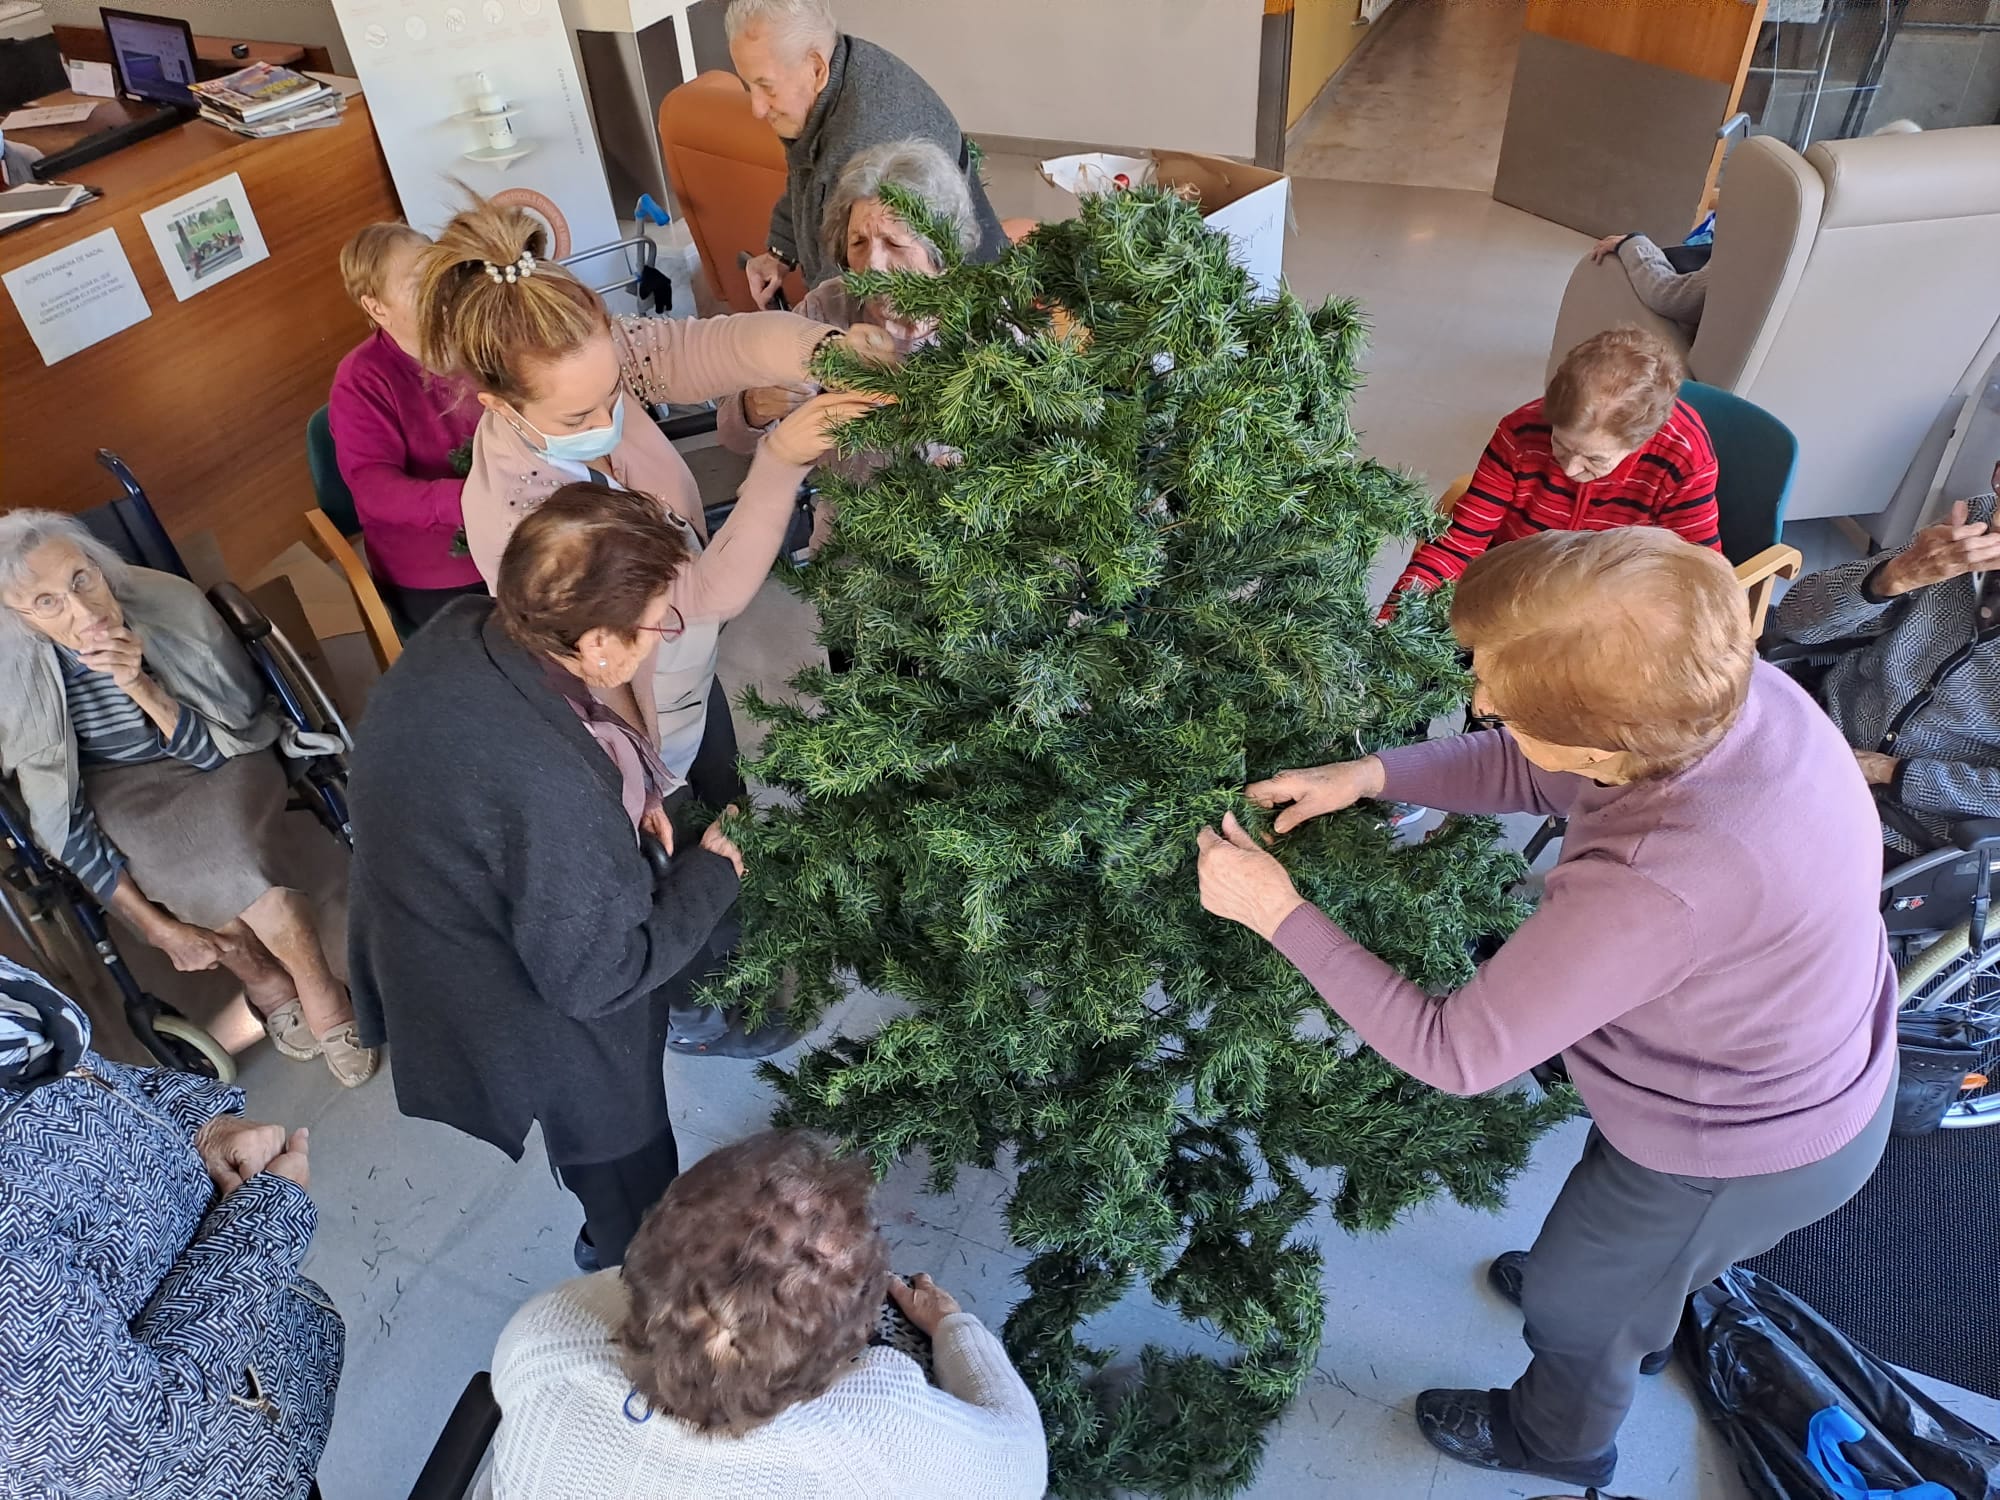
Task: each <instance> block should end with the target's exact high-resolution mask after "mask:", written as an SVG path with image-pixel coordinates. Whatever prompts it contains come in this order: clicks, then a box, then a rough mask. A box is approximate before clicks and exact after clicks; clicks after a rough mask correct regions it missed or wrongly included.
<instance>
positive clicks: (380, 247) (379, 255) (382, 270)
mask: <svg viewBox="0 0 2000 1500" xmlns="http://www.w3.org/2000/svg"><path fill="white" fill-rule="evenodd" d="M428 244H430V241H429V240H428V239H426V238H424V235H423V233H422V231H420V230H416V229H412V228H410V226H409V225H407V224H402V223H384V224H364V225H362V226H361V228H359V229H357V230H356V231H355V232H354V238H353V239H351V240H349V241H348V242H347V243H346V244H344V245H342V246H341V247H340V283H341V285H342V286H344V287H346V288H347V300H348V301H350V302H352V303H353V304H354V305H355V306H356V307H359V306H360V305H361V299H362V298H363V297H373V298H375V300H376V301H378V302H379V301H381V300H382V293H383V292H384V291H385V290H387V286H388V282H387V278H388V274H389V262H390V261H391V260H393V259H394V258H395V255H396V252H397V251H398V250H406V249H417V250H421V249H423V248H424V247H425V246H427V245H428Z"/></svg>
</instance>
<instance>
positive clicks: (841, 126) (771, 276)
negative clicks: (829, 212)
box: [723, 0, 1007, 307]
mask: <svg viewBox="0 0 2000 1500" xmlns="http://www.w3.org/2000/svg"><path fill="white" fill-rule="evenodd" d="M723 25H724V28H725V29H726V30H727V32H728V34H729V57H730V61H731V62H732V63H733V64H734V65H735V68H736V72H737V76H738V77H740V78H741V79H742V80H743V82H744V83H745V84H746V85H748V87H749V89H750V109H751V112H752V113H754V114H755V115H756V116H757V118H758V119H760V120H768V121H769V122H770V125H771V128H772V129H773V130H775V131H777V133H778V135H779V138H780V139H782V140H783V141H784V143H785V161H786V164H787V168H788V173H787V177H786V181H785V193H784V196H783V197H781V198H780V199H779V200H778V205H777V207H776V208H774V209H773V210H772V211H771V243H770V248H769V249H767V250H766V251H765V252H764V253H763V254H762V255H758V256H755V257H753V258H752V259H751V261H750V263H749V265H748V266H747V267H746V268H745V269H746V271H747V273H748V275H749V279H750V292H751V295H752V296H754V297H755V298H756V299H757V302H758V305H759V306H762V307H769V306H771V305H772V303H773V299H774V298H775V297H776V296H777V294H778V289H779V287H781V286H782V285H783V283H784V279H785V274H786V272H787V271H789V270H791V269H792V268H794V267H796V268H797V269H798V271H799V272H800V273H801V275H803V276H804V278H805V284H806V288H807V290H811V289H812V288H813V287H815V286H818V285H819V284H820V282H822V281H824V280H825V279H826V278H827V277H829V276H832V275H836V274H838V272H839V271H840V267H839V266H837V265H833V264H832V263H830V262H829V261H828V260H827V258H826V254H825V252H824V251H823V250H822V249H821V247H820V218H821V216H822V214H823V212H824V210H825V208H826V200H827V195H828V193H829V192H831V191H832V188H833V184H834V181H835V180H836V179H837V178H838V177H839V176H840V169H841V168H842V167H844V166H846V165H847V162H848V159H849V158H850V157H852V156H853V155H854V154H855V153H856V152H858V151H865V150H867V149H868V148H869V147H870V146H880V145H884V144H886V143H888V142H890V141H900V140H907V139H909V138H910V137H912V136H915V137H920V138H922V139H924V140H929V141H935V142H936V143H937V144H938V145H939V146H940V147H942V148H943V149H944V151H945V154H946V155H948V156H950V157H951V158H952V160H954V161H956V162H957V163H958V165H959V169H960V170H961V171H963V172H964V173H965V175H966V182H967V185H968V186H969V187H970V188H971V190H972V208H973V213H974V215H975V217H976V218H977V221H978V224H979V248H978V249H977V250H976V251H975V252H974V258H975V259H980V260H992V259H995V258H997V257H998V256H999V254H1000V252H1001V251H1003V250H1004V249H1006V248H1007V236H1006V234H1005V233H1004V232H1003V231H1002V230H1001V228H1000V220H999V218H998V216H997V215H995V214H994V212H993V205H992V204H991V203H989V202H987V200H986V189H985V188H984V187H983V186H981V184H980V181H979V174H978V172H977V171H976V170H974V168H973V165H972V159H971V157H972V153H971V151H970V149H969V148H968V146H967V142H966V139H965V135H964V132H962V131H961V130H960V129H959V128H958V121H957V119H956V118H955V117H954V116H953V115H952V112H951V111H950V110H949V109H948V108H946V107H945V102H944V101H943V100H942V99H940V98H938V96H937V94H936V93H935V92H934V91H933V90H932V88H931V86H930V85H929V84H927V83H925V82H924V81H923V79H921V78H919V77H918V76H917V75H916V73H915V72H914V71H913V70H912V69H911V68H910V66H909V64H907V63H905V62H904V61H903V60H902V59H900V58H898V57H896V56H894V55H892V54H891V53H889V52H886V51H884V50H883V49H882V48H880V47H878V46H876V45H875V44H874V43H873V42H864V41H863V40H861V38H859V37H853V36H843V35H841V32H840V28H839V26H838V25H836V24H835V22H834V19H833V12H832V11H831V10H830V9H828V7H827V3H826V0H731V4H730V7H729V10H728V12H727V14H726V15H725V16H724V18H723Z"/></svg>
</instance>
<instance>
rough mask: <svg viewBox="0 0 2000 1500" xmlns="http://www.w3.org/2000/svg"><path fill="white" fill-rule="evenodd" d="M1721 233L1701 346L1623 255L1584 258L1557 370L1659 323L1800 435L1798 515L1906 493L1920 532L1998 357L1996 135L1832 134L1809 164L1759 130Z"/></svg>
mask: <svg viewBox="0 0 2000 1500" xmlns="http://www.w3.org/2000/svg"><path fill="white" fill-rule="evenodd" d="M1716 226H1717V233H1716V236H1715V255H1714V258H1713V259H1712V260H1711V261H1710V263H1709V267H1710V268H1709V289H1708V304H1707V307H1706V309H1705V311H1704V313H1703V315H1702V320H1701V327H1700V331H1699V333H1698V334H1697V336H1696V337H1695V339H1694V342H1693V344H1692V346H1690V345H1689V344H1688V341H1687V339H1686V336H1685V334H1684V333H1683V332H1682V330H1680V329H1679V328H1678V327H1677V326H1676V325H1674V324H1672V323H1670V322H1668V321H1666V320H1665V319H1663V318H1659V317H1655V316H1654V315H1653V314H1652V313H1650V312H1648V311H1647V310H1646V309H1645V308H1644V307H1642V306H1641V305H1640V303H1639V301H1638V299H1637V298H1636V297H1635V296H1633V294H1632V288H1631V284H1630V282H1629V281H1627V279H1626V276H1625V272H1624V270H1623V268H1622V267H1620V266H1619V265H1618V264H1617V262H1616V261H1615V260H1607V261H1605V262H1604V263H1603V264H1602V265H1592V264H1591V263H1590V260H1589V258H1588V257H1585V259H1584V261H1583V262H1582V263H1581V264H1580V265H1578V267H1577V268H1576V270H1575V271H1574V272H1572V273H1571V275H1570V280H1569V286H1568V288H1567V289H1566V290H1565V292H1564V294H1563V301H1562V309H1561V311H1560V313H1559V314H1558V315H1557V318H1556V332H1555V338H1554V340H1553V342H1552V344H1551V346H1550V350H1549V369H1550V371H1551V372H1553V370H1554V369H1555V366H1556V363H1557V361H1559V360H1560V359H1561V358H1562V355H1563V352H1564V351H1565V350H1567V349H1569V348H1570V347H1572V346H1573V345H1575V344H1576V343H1578V342H1580V341H1581V340H1583V339H1585V338H1588V337H1589V336H1590V335H1591V334H1593V333H1596V332H1598V331H1600V330H1602V329H1605V328H1611V327H1615V326H1617V325H1619V324H1621V323H1637V324H1640V325H1642V326H1644V327H1648V328H1653V329H1656V330H1658V331H1659V332H1661V333H1663V334H1665V335H1666V336H1667V337H1669V338H1671V339H1673V341H1674V342H1675V343H1676V344H1677V345H1678V346H1679V347H1680V348H1682V349H1684V350H1686V351H1687V355H1688V367H1689V369H1690V371H1691V372H1692V373H1693V375H1694V377H1695V379H1697V380H1702V381H1706V382H1707V383H1708V384H1710V385H1715V386H1720V387H1722V388H1723V389H1724V390H1729V391H1734V392H1736V394H1738V395H1740V396H1743V397H1745V398H1746V399H1748V400H1751V401H1754V402H1756V403H1757V404H1758V405H1759V406H1762V407H1764V408H1765V409H1766V410H1768V411H1770V412H1772V413H1774V414H1776V415H1777V416H1778V417H1780V418H1782V419H1783V420H1784V422H1785V423H1786V424H1787V425H1788V426H1790V428H1791V429H1792V431H1793V432H1794V433H1795V434H1796V435H1797V437H1798V440H1799V469H1798V474H1797V476H1796V479H1795V481H1794V484H1793V489H1792V500H1791V508H1790V512H1789V515H1790V517H1791V518H1793V519H1802V518H1805V517H1810V516H1870V515H1874V514H1875V513H1876V512H1880V511H1883V510H1885V508H1887V507H1888V506H1889V505H1890V502H1891V500H1892V499H1893V498H1895V496H1896V495H1897V492H1898V489H1899V486H1900V487H1902V488H1903V489H1904V490H1905V492H1906V503H1904V504H1903V505H1901V506H1899V508H1898V510H1899V514H1900V513H1902V512H1908V516H1907V521H1908V522H1910V523H1914V521H1915V519H1916V518H1917V515H1918V514H1919V513H1920V512H1921V511H1923V510H1924V509H1925V508H1926V507H1925V506H1924V504H1922V503H1921V502H1919V503H1914V504H1913V503H1909V502H1908V492H1909V490H1910V488H1911V487H1912V486H1916V487H1919V488H1923V487H1928V488H1929V489H1931V490H1933V491H1934V490H1935V489H1936V487H1937V482H1938V481H1937V476H1936V475H1935V474H1934V472H1933V471H1934V470H1936V469H1937V468H1938V464H1939V460H1940V458H1941V457H1943V456H1944V455H1945V453H1946V450H1947V448H1948V446H1949V440H1950V437H1951V429H1952V426H1953V422H1954V421H1955V420H1957V419H1958V417H1957V414H1958V413H1960V412H1961V411H1962V410H1963V409H1964V407H1965V405H1966V396H1967V394H1968V393H1969V392H1971V391H1972V390H1974V389H1975V387H1976V385H1977V383H1978V381H1979V379H1980V376H1981V375H1982V374H1983V373H1984V372H1985V371H1986V370H1987V368H1988V367H1989V366H1990V365H1991V364H1992V363H1993V360H1994V357H1995V355H1996V353H2000V126H1996V125H1989V126H1978V127H1973V128H1969V129H1962V130H1935V131H1927V132H1925V133H1923V134H1921V135H1889V136H1866V137H1863V138H1861V139H1859V140H1851V141H1824V142H1821V143H1820V144H1818V145H1816V146H1814V147H1812V149H1811V150H1809V151H1808V152H1807V153H1806V154H1805V155H1804V156H1800V155H1799V154H1798V153H1797V152H1796V151H1793V150H1792V149H1791V148H1790V147H1788V146H1786V145H1784V144H1782V143H1781V142H1779V141H1776V140H1772V139H1770V138H1768V137H1762V136H1759V137H1756V138H1753V139H1751V140H1748V141H1746V142H1744V143H1743V145H1742V146H1740V147H1739V148H1737V150H1736V151H1735V152H1734V153H1733V154H1732V155H1731V156H1730V158H1729V166H1728V171H1727V173H1726V175H1725V177H1724V179H1723V188H1722V195H1721V199H1720V202H1719V204H1718V206H1717V211H1716ZM1933 498H1934V496H1933ZM1899 529H1901V530H1903V531H1904V532H1905V533H1906V534H1907V524H1905V525H1903V526H1900V527H1899Z"/></svg>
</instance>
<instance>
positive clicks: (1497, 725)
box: [1465, 714, 1507, 734]
mask: <svg viewBox="0 0 2000 1500" xmlns="http://www.w3.org/2000/svg"><path fill="white" fill-rule="evenodd" d="M1506 727H1507V721H1506V720H1505V719H1503V718H1501V717H1500V715H1498V714H1467V715H1466V716H1465V728H1466V732H1467V733H1469V734H1476V733H1477V732H1478V731H1480V730H1482V729H1505V728H1506Z"/></svg>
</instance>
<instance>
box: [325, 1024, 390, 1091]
mask: <svg viewBox="0 0 2000 1500" xmlns="http://www.w3.org/2000/svg"><path fill="white" fill-rule="evenodd" d="M319 1045H320V1050H321V1051H322V1053H324V1055H325V1057H326V1066H327V1070H328V1071H329V1072H331V1073H332V1074H333V1076H334V1080H335V1082H337V1083H338V1084H339V1085H340V1086H341V1087H342V1088H344V1089H353V1088H359V1087H360V1086H361V1085H362V1084H364V1083H366V1082H367V1081H368V1080H369V1079H371V1078H373V1077H374V1076H375V1070H376V1069H377V1068H379V1067H381V1066H382V1054H381V1052H380V1051H379V1050H377V1049H376V1048H374V1047H364V1046H362V1045H361V1033H360V1031H359V1030H358V1029H357V1028H356V1027H355V1024H354V1023H353V1022H352V1021H349V1022H347V1023H346V1024H345V1025H343V1026H336V1027H334V1028H333V1030H331V1031H329V1032H328V1033H327V1034H326V1035H325V1036H323V1037H321V1038H320V1039H319Z"/></svg>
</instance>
